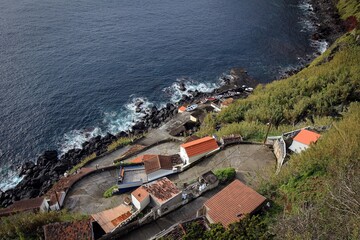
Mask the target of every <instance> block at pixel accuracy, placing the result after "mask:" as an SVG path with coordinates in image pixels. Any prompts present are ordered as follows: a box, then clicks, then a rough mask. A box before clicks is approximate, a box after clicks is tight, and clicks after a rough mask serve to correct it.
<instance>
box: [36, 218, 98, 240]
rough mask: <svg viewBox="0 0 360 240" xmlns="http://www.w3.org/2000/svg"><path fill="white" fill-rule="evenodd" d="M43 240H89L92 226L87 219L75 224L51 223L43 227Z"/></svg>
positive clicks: (91, 235) (91, 234)
mask: <svg viewBox="0 0 360 240" xmlns="http://www.w3.org/2000/svg"><path fill="white" fill-rule="evenodd" d="M43 228H44V235H45V240H60V239H61V240H84V239H87V240H91V239H94V238H93V233H92V225H91V222H90V220H89V219H87V220H82V221H76V222H62V223H52V224H48V225H45V226H44V227H43Z"/></svg>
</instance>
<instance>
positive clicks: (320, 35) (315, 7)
mask: <svg viewBox="0 0 360 240" xmlns="http://www.w3.org/2000/svg"><path fill="white" fill-rule="evenodd" d="M306 2H307V3H309V4H310V5H311V7H309V8H308V9H307V11H308V14H307V17H308V18H309V20H310V21H311V22H312V23H313V24H314V26H315V32H314V33H313V34H312V36H311V39H312V40H313V41H318V42H324V41H325V42H326V43H328V44H329V45H331V44H332V43H334V42H335V40H336V39H337V38H339V37H340V36H341V35H343V34H344V33H345V32H346V27H345V24H344V22H343V20H341V18H340V15H339V13H338V10H337V8H336V3H335V1H334V0H330V1H329V0H308V1H306ZM319 55H321V53H320V52H317V53H315V55H314V56H313V57H311V56H309V57H308V58H307V59H304V60H303V62H301V63H300V66H298V67H296V68H295V69H291V70H289V71H286V72H284V73H283V74H282V75H281V76H280V78H279V79H284V78H288V77H290V76H291V75H294V74H296V73H298V72H300V71H301V70H302V69H303V68H305V67H307V66H309V64H310V63H311V61H312V60H313V58H314V57H316V56H319Z"/></svg>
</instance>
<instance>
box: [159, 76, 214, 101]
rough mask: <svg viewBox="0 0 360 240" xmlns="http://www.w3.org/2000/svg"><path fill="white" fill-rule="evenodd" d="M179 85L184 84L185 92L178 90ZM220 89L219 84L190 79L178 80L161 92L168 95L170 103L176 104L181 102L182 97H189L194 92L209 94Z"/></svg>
mask: <svg viewBox="0 0 360 240" xmlns="http://www.w3.org/2000/svg"><path fill="white" fill-rule="evenodd" d="M180 84H184V85H185V88H186V90H185V91H181V90H180ZM218 87H220V83H202V82H196V81H194V80H192V79H190V78H178V79H177V80H176V82H174V83H173V84H172V85H171V86H169V87H167V88H164V89H163V91H164V92H165V93H166V94H168V95H170V101H171V102H172V103H176V102H178V101H180V100H181V98H182V95H186V96H191V92H194V91H195V90H197V91H199V92H203V93H210V92H212V91H214V90H215V89H216V88H218Z"/></svg>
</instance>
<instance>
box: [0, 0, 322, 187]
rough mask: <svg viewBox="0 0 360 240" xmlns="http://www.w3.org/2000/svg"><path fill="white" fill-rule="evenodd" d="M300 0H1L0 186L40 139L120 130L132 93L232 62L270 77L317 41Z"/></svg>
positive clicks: (47, 145)
mask: <svg viewBox="0 0 360 240" xmlns="http://www.w3.org/2000/svg"><path fill="white" fill-rule="evenodd" d="M306 12H307V6H306V5H303V4H302V3H301V2H299V1H297V0H286V1H285V0H272V1H269V0H226V1H224V0H196V1H190V0H177V1H173V0H152V1H149V0H116V1H114V0H107V1H104V0H86V1H85V0H77V1H51V0H2V1H1V2H0V167H1V170H0V188H1V189H2V190H5V189H7V188H9V187H11V186H14V184H16V183H17V182H18V181H19V179H18V178H17V177H16V176H17V174H16V169H17V168H18V167H19V166H20V164H21V163H23V162H24V161H27V160H32V161H35V160H36V157H37V156H38V154H40V153H41V152H42V151H44V150H47V149H56V150H58V151H59V153H63V152H64V151H66V150H68V149H71V148H73V147H78V146H80V145H81V143H82V142H83V141H85V140H86V139H87V138H90V137H91V136H95V135H97V134H106V132H111V133H117V132H119V131H121V130H126V129H127V128H128V127H129V126H131V124H132V123H133V120H134V119H136V117H137V115H136V114H135V112H134V104H133V102H134V99H136V98H142V99H143V100H144V101H146V105H148V106H150V105H151V104H155V105H157V106H161V105H162V104H164V103H166V102H169V101H173V102H175V101H177V100H178V99H179V98H180V97H181V94H180V92H179V91H178V90H176V87H175V86H176V84H175V83H177V82H179V81H183V82H185V83H186V85H187V87H188V89H192V90H194V89H198V90H201V91H211V90H212V89H213V88H214V87H216V86H217V84H219V81H218V79H219V77H220V76H221V75H222V74H224V73H228V72H229V70H230V69H231V68H232V67H244V68H246V69H247V70H248V72H249V74H250V75H252V76H254V77H255V78H256V79H258V80H259V81H260V82H264V83H266V82H270V81H272V80H273V79H275V78H276V77H278V76H279V74H280V72H282V71H283V70H284V69H288V68H291V67H295V66H297V65H298V64H299V62H300V61H301V59H304V58H306V57H308V56H310V55H311V54H312V53H313V52H315V51H316V50H317V49H316V48H317V47H316V46H315V45H314V44H313V43H312V42H311V41H310V36H311V32H312V29H311V28H310V27H309V26H308V23H307V22H306Z"/></svg>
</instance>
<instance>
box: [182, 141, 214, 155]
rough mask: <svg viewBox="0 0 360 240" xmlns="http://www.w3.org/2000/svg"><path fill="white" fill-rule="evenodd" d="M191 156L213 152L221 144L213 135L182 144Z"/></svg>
mask: <svg viewBox="0 0 360 240" xmlns="http://www.w3.org/2000/svg"><path fill="white" fill-rule="evenodd" d="M181 147H183V148H184V149H185V151H186V153H187V155H188V156H189V157H192V156H196V155H199V154H202V153H206V152H211V151H213V150H215V149H217V148H218V147H219V146H218V144H217V143H216V140H215V139H214V138H212V137H204V138H200V139H198V140H195V141H191V142H188V143H184V144H181Z"/></svg>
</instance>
